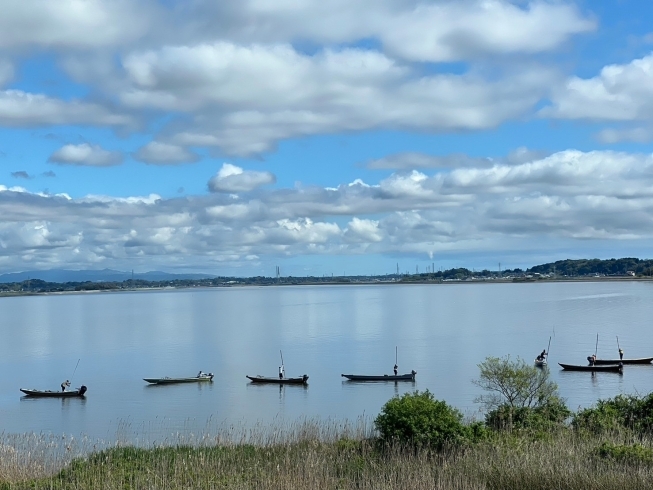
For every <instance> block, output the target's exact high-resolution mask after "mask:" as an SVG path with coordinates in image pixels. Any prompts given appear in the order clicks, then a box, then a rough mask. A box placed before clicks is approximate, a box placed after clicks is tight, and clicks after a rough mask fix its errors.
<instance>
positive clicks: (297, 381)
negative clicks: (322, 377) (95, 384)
mask: <svg viewBox="0 0 653 490" xmlns="http://www.w3.org/2000/svg"><path fill="white" fill-rule="evenodd" d="M245 377H246V378H247V379H249V380H250V381H251V382H252V383H270V384H277V385H305V384H307V382H308V376H307V375H306V374H304V375H303V376H299V377H297V378H278V377H277V378H275V377H272V376H269V377H268V376H260V375H259V376H248V375H245Z"/></svg>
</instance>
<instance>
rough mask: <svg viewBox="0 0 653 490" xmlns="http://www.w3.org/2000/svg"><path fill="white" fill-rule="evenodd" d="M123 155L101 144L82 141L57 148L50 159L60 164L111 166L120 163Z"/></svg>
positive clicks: (51, 161)
mask: <svg viewBox="0 0 653 490" xmlns="http://www.w3.org/2000/svg"><path fill="white" fill-rule="evenodd" d="M123 159H124V157H123V155H122V153H121V152H118V151H108V150H105V149H103V148H102V147H100V146H99V145H91V144H89V143H82V144H79V145H72V144H71V145H64V146H63V147H61V148H59V149H58V150H56V151H55V152H54V153H52V155H50V158H48V161H49V162H50V163H58V164H60V165H83V166H89V167H110V166H113V165H120V164H121V163H122V162H123Z"/></svg>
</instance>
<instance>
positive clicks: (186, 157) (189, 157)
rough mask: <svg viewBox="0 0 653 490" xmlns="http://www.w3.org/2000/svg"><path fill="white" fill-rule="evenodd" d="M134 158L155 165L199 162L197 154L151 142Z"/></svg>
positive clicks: (170, 145) (135, 154) (180, 147)
mask: <svg viewBox="0 0 653 490" xmlns="http://www.w3.org/2000/svg"><path fill="white" fill-rule="evenodd" d="M134 158H135V159H136V160H139V161H141V162H145V163H150V164H153V165H175V164H179V163H191V162H196V161H197V160H199V156H198V155H197V154H196V153H193V152H192V151H190V150H188V149H186V148H184V147H182V146H178V145H172V144H169V143H161V142H159V141H151V142H149V143H148V144H147V145H145V146H143V147H141V148H139V150H138V151H137V152H136V153H134Z"/></svg>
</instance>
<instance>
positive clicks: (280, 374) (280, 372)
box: [279, 366, 283, 379]
mask: <svg viewBox="0 0 653 490" xmlns="http://www.w3.org/2000/svg"><path fill="white" fill-rule="evenodd" d="M279 379H283V366H279Z"/></svg>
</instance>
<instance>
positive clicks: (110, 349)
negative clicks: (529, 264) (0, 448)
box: [0, 281, 653, 442]
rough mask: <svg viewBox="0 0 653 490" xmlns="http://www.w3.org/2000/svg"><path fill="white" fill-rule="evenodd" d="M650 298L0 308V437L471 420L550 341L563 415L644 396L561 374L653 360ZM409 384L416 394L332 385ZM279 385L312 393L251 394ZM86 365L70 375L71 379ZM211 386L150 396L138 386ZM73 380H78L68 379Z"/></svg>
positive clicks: (514, 294) (634, 373)
mask: <svg viewBox="0 0 653 490" xmlns="http://www.w3.org/2000/svg"><path fill="white" fill-rule="evenodd" d="M652 298H653V283H648V282H637V281H625V282H616V281H615V282H611V281H605V282H551V283H525V284H496V283H493V284H479V283H474V284H434V285H351V286H349V285H347V286H298V287H287V286H279V287H263V288H255V287H252V288H212V289H187V290H164V291H136V292H112V293H86V294H62V295H47V296H22V297H6V298H0V308H1V311H2V314H1V315H0V335H1V337H0V338H1V339H2V342H1V343H0V372H1V373H2V375H1V376H0V421H1V426H0V430H2V431H4V432H5V433H26V432H37V433H46V434H68V435H74V436H79V435H86V436H88V437H89V438H92V439H102V440H114V439H115V438H118V437H119V438H124V439H127V440H130V439H134V440H136V439H138V440H148V441H150V442H151V441H156V440H161V439H162V438H166V437H168V436H169V434H174V433H176V432H182V433H183V432H186V433H187V432H194V433H201V432H202V431H210V430H212V428H214V427H216V426H220V425H225V424H226V425H230V424H236V425H239V424H240V425H242V426H247V427H250V426H252V425H255V424H267V423H270V422H273V421H276V422H279V421H292V420H297V419H298V418H302V417H308V418H320V419H331V420H342V419H350V420H355V419H357V418H359V417H368V418H373V417H374V416H375V415H376V414H378V412H379V410H380V409H381V407H382V405H383V404H384V403H385V402H386V401H387V400H388V399H390V398H391V397H392V396H394V395H397V394H399V395H401V394H402V393H405V392H407V391H412V390H425V389H429V390H430V391H431V392H433V393H434V394H435V396H436V398H438V399H442V400H445V401H446V402H447V403H449V404H451V405H453V406H455V407H457V408H459V409H460V410H461V411H463V413H465V414H466V415H467V416H470V417H473V416H476V417H480V416H481V414H480V413H479V406H478V405H477V404H476V403H474V399H475V397H477V396H478V395H479V394H480V392H479V389H478V388H477V387H476V386H475V385H473V384H472V380H473V379H474V378H476V377H477V376H478V367H477V364H478V363H479V362H481V361H483V359H484V358H485V357H487V356H499V357H501V356H504V355H507V354H510V355H511V356H512V357H513V358H515V357H521V358H523V359H525V360H526V361H528V362H529V363H531V362H532V360H533V359H534V357H535V356H536V355H537V354H538V353H539V352H540V351H541V350H542V349H544V348H546V346H547V343H548V341H549V337H550V336H552V341H551V357H550V364H551V372H552V378H553V380H554V381H556V382H557V383H558V385H559V388H560V392H561V394H562V396H563V397H565V398H566V399H567V402H568V405H569V407H570V408H572V409H576V408H578V407H579V406H589V405H592V404H594V403H595V402H596V401H597V400H598V399H599V398H607V397H612V396H614V395H617V394H619V393H639V394H646V393H648V392H650V391H651V390H652V389H653V366H626V368H625V371H624V374H623V375H618V374H611V373H599V374H597V375H595V376H592V375H591V374H590V373H568V372H562V371H561V370H560V369H558V366H557V364H556V363H557V362H566V363H575V364H584V363H586V359H585V358H586V356H587V355H590V354H592V353H593V352H594V350H595V343H596V336H597V333H598V335H599V344H598V355H599V357H604V358H607V357H612V358H614V357H617V356H618V353H617V340H616V338H617V336H618V337H619V342H620V345H621V347H622V348H623V349H624V351H625V357H646V356H653V342H651V341H652V340H653V332H652V330H651V327H650V323H651V319H652V318H653V301H652ZM395 347H397V350H398V364H399V372H400V373H406V372H410V370H411V369H414V370H416V371H417V380H416V382H415V383H397V384H395V383H366V384H361V383H351V382H347V381H344V378H342V377H341V376H340V375H341V373H357V374H383V373H391V372H392V367H393V365H394V363H395ZM280 351H282V352H283V358H284V361H285V367H286V374H287V375H288V376H295V375H302V374H308V375H309V376H310V379H309V384H308V386H307V387H301V386H284V387H279V386H274V385H263V386H258V385H252V384H250V383H249V382H248V380H247V379H246V378H245V375H246V374H249V375H257V374H262V375H267V376H276V375H277V372H278V367H279V365H280V363H281V362H280V354H279V352H280ZM78 360H79V365H78V367H77V370H76V371H75V366H76V365H77V361H78ZM200 369H201V370H203V371H205V372H213V373H215V374H216V377H215V380H214V381H213V382H212V383H202V384H195V383H193V384H187V385H171V386H149V385H147V383H145V382H144V381H143V379H142V378H144V377H163V376H171V377H176V376H180V377H181V376H194V375H196V374H197V372H198V371H199V370H200ZM73 372H74V377H73ZM71 377H73V379H72V380H71V381H72V384H73V386H79V385H80V384H85V385H86V386H88V393H87V396H86V399H26V398H24V397H21V393H20V391H19V388H38V389H53V390H55V389H58V387H59V385H60V383H61V382H62V381H63V380H65V379H67V378H68V379H70V378H71Z"/></svg>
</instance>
